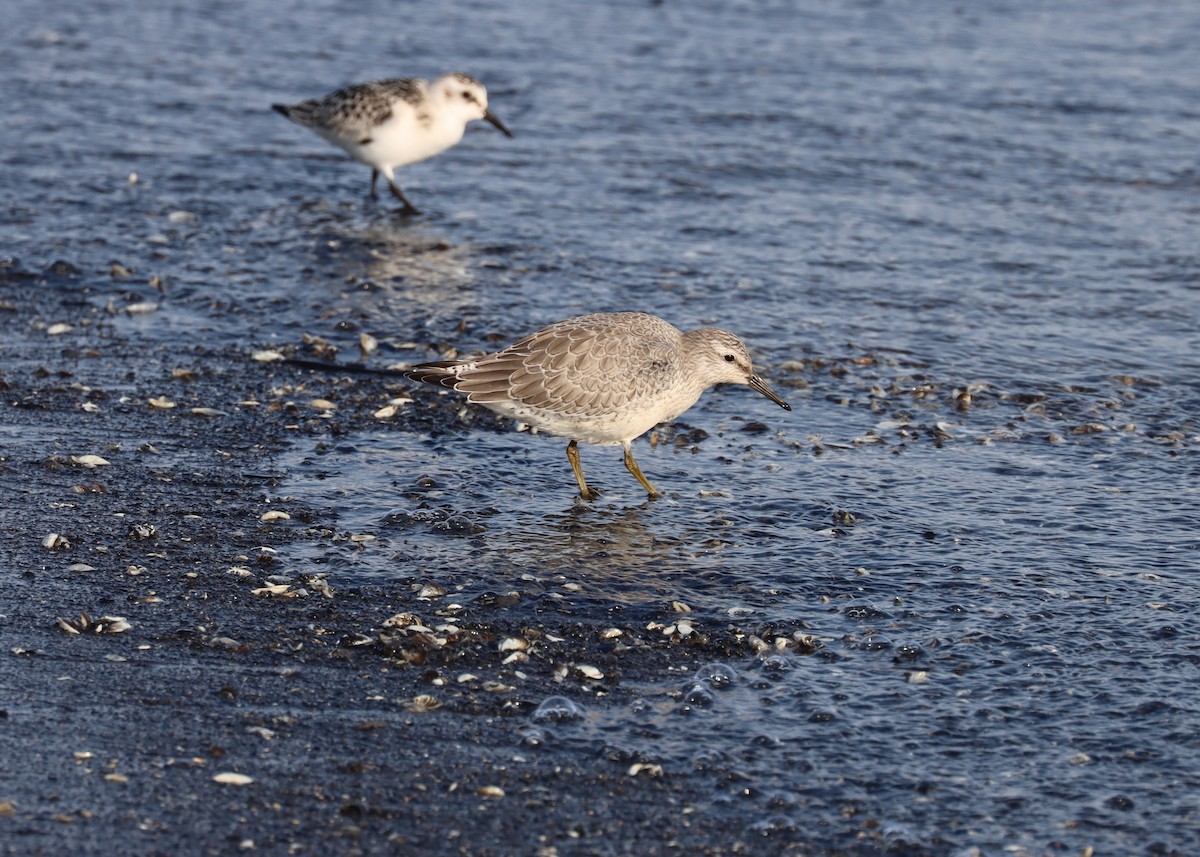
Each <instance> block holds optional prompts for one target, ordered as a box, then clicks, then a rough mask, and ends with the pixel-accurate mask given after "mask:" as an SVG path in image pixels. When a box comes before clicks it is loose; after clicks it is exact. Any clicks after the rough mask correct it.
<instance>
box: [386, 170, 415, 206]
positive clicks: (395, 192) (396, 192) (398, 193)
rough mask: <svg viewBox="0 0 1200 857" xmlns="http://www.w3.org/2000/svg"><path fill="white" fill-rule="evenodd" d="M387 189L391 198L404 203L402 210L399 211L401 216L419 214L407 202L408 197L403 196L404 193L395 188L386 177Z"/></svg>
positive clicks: (394, 184) (391, 181)
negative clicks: (390, 191) (388, 188)
mask: <svg viewBox="0 0 1200 857" xmlns="http://www.w3.org/2000/svg"><path fill="white" fill-rule="evenodd" d="M388 187H390V188H391V189H392V196H394V197H396V199H398V200H400V201H401V202H402V203H404V208H402V209H401V210H400V213H401V214H420V213H421V212H419V211H418V210H417V207H416V206H415V205H413V204H412V203H411V202H409V201H408V197H407V196H405V195H404V191H402V190H400V188H399V187H397V185H396V183H395V182H394V181H393V180H392V178H391V177H390V176H389V177H388Z"/></svg>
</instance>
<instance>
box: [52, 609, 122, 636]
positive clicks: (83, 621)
mask: <svg viewBox="0 0 1200 857" xmlns="http://www.w3.org/2000/svg"><path fill="white" fill-rule="evenodd" d="M57 624H58V627H59V628H61V629H62V630H64V631H66V632H67V633H68V634H83V633H92V634H120V633H122V632H123V631H128V630H129V629H130V628H132V627H133V626H132V625H130V624H129V622H128V621H127V620H126V619H125V617H124V616H101V617H100V618H99V619H93V618H92V617H91V615H90V614H88V613H86V612H84V613H80V614H79V618H78V619H63V618H61V617H59V619H58V620H57Z"/></svg>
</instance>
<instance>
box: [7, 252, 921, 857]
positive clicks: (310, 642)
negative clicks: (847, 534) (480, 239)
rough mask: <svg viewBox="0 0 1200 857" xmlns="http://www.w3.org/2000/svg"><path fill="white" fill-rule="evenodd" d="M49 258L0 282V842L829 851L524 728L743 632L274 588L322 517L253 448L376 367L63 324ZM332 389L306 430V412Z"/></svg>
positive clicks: (348, 416) (293, 579)
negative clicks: (282, 487) (1, 364)
mask: <svg viewBox="0 0 1200 857" xmlns="http://www.w3.org/2000/svg"><path fill="white" fill-rule="evenodd" d="M58 269H61V270H67V271H69V270H71V269H70V268H69V267H67V266H59V268H58ZM58 269H55V268H53V267H52V268H51V270H50V271H49V272H47V271H29V270H25V269H23V268H21V267H20V266H19V263H18V264H17V265H16V266H13V267H9V268H8V269H7V270H6V271H5V272H4V273H3V275H2V276H0V300H2V301H3V311H2V312H0V335H2V336H3V341H4V343H5V344H4V357H5V369H4V372H3V374H2V375H0V384H2V385H3V395H4V407H3V408H0V432H2V433H3V436H4V439H5V442H4V447H3V450H4V452H3V457H2V458H0V482H2V483H3V486H4V488H5V490H4V492H3V496H4V500H3V504H2V506H0V522H2V529H3V541H4V545H5V549H4V559H5V563H6V565H7V566H8V567H9V569H11V570H13V571H16V570H18V569H19V570H20V571H19V573H13V574H7V575H3V576H0V587H3V591H0V603H2V604H3V605H4V607H3V610H2V616H0V651H2V652H3V654H2V655H0V657H2V658H3V660H4V667H3V669H2V670H0V695H2V696H0V699H2V700H3V701H2V702H0V709H2V711H0V759H3V760H4V762H3V768H4V776H3V787H2V789H0V826H2V827H3V830H4V836H3V838H2V840H0V841H2V843H3V844H0V853H5V854H13V855H17V854H20V855H34V854H60V853H62V851H63V849H64V847H68V846H67V843H70V845H69V848H70V849H71V850H73V851H75V852H77V853H99V852H101V851H103V852H105V853H116V854H121V853H130V854H133V853H136V854H228V853H233V852H236V851H239V850H245V851H246V852H247V853H277V854H284V853H308V854H381V853H418V852H425V853H442V854H448V853H456V854H457V853H461V854H475V855H485V854H496V855H501V854H516V853H525V854H533V853H537V854H547V855H548V854H628V853H670V852H672V851H680V852H686V853H693V854H729V853H747V854H763V853H774V852H776V851H778V852H780V853H788V852H790V851H794V853H805V854H813V853H826V852H824V851H821V850H815V851H814V850H813V849H811V848H807V847H804V846H802V845H801V844H800V841H802V840H803V839H804V837H803V836H800V835H797V832H796V831H794V830H783V831H771V830H765V831H764V832H763V836H762V838H761V839H754V838H752V837H750V836H748V835H747V827H746V818H745V817H744V816H743V815H742V809H741V808H740V807H738V806H737V805H729V806H727V807H726V809H725V812H727V813H728V817H727V818H723V817H722V815H721V813H719V812H714V810H713V809H712V807H711V806H708V807H706V808H705V810H704V812H702V813H694V812H693V811H692V809H693V803H694V801H695V800H696V798H697V797H698V795H697V794H695V793H693V787H692V784H691V783H690V782H689V778H688V777H686V776H665V777H664V776H656V773H657V771H656V769H654V767H653V766H652V765H650V766H645V765H644V766H643V767H640V768H639V767H637V766H638V763H639V761H640V760H639V759H637V758H632V757H630V758H624V757H622V755H621V753H620V751H617V750H613V749H611V748H609V749H608V750H607V751H606V748H605V747H603V746H597V747H596V748H595V751H596V752H595V755H594V756H592V757H584V758H580V757H579V755H578V754H577V753H576V752H574V751H572V752H569V753H561V754H560V753H556V752H555V750H554V743H555V740H556V737H555V736H556V731H557V730H560V729H569V728H570V724H558V723H554V722H549V723H543V724H537V723H535V722H534V719H533V718H531V715H532V714H533V712H534V711H535V709H536V707H537V705H538V704H539V703H540V702H541V701H543V700H544V699H546V698H547V697H549V696H552V695H555V694H561V693H567V694H569V695H570V696H571V697H573V698H574V699H576V700H586V699H589V698H594V699H596V700H597V704H601V703H602V702H603V703H610V702H614V701H628V699H629V696H630V693H629V691H627V690H626V689H625V687H626V685H627V684H628V683H629V682H634V683H636V682H637V681H638V680H639V679H641V678H646V679H653V680H655V681H658V680H660V679H661V677H662V675H664V674H665V673H668V672H669V671H672V670H678V671H679V672H680V673H681V675H684V674H689V673H691V672H693V671H694V670H695V669H696V668H697V667H698V666H700V665H701V664H703V663H705V662H707V661H712V660H717V659H721V658H725V657H729V656H736V657H742V656H744V655H746V654H747V653H748V648H747V643H746V641H745V638H744V636H742V635H741V634H738V633H734V632H733V631H732V630H731V629H730V628H729V627H714V628H705V627H703V625H702V624H700V623H698V624H700V627H697V628H696V629H695V631H694V632H693V633H691V634H689V635H687V636H686V637H683V636H680V635H678V634H676V635H674V636H667V635H664V634H662V633H661V631H660V630H659V629H661V627H662V625H663V624H665V623H670V622H674V621H677V620H678V619H679V618H680V617H679V616H678V615H677V614H676V615H672V609H671V607H670V605H667V604H656V605H645V606H640V607H639V606H631V607H629V608H628V609H626V610H625V611H624V612H623V615H612V616H610V618H611V619H612V621H611V622H602V621H598V620H597V618H595V617H594V616H593V617H590V618H585V617H581V616H579V615H575V614H576V609H575V607H574V605H573V604H572V601H571V598H570V597H569V596H570V593H569V592H568V593H567V597H566V598H563V597H561V596H560V597H558V598H551V597H549V595H548V594H547V593H545V592H539V591H537V590H536V589H535V586H536V585H535V584H532V583H531V590H530V591H528V592H520V591H505V592H498V593H490V594H484V595H482V596H472V599H471V600H470V601H467V602H464V603H458V602H456V601H455V599H454V593H453V592H449V593H446V594H444V595H442V594H439V592H438V583H437V581H436V580H429V581H426V582H425V583H423V584H421V585H417V584H413V585H408V584H403V583H397V584H395V585H387V584H358V583H351V582H348V581H346V580H342V579H338V580H332V581H326V580H323V579H322V578H320V577H314V576H306V577H300V576H297V575H296V574H295V573H294V572H293V571H291V570H289V564H288V563H287V562H286V561H284V560H281V559H279V557H280V556H283V555H286V552H287V549H288V548H289V546H295V545H296V544H298V543H301V542H305V541H306V540H308V541H312V540H314V539H317V538H329V537H330V530H333V531H335V534H336V530H337V522H336V521H330V520H323V519H322V518H321V517H320V516H319V515H318V514H316V513H314V512H313V511H312V510H307V509H305V508H303V507H302V506H300V505H298V504H294V503H293V504H288V505H287V507H286V511H287V514H288V516H289V517H288V518H287V519H282V518H276V519H275V520H269V521H264V520H263V516H264V515H267V516H268V517H271V516H270V515H269V513H270V512H272V511H276V512H278V511H282V510H281V509H280V508H279V506H280V503H279V502H278V500H277V499H276V500H274V501H271V500H269V499H268V495H269V494H270V488H271V486H273V485H275V484H277V482H278V481H279V480H280V479H281V477H282V476H283V474H281V473H279V472H278V471H276V470H275V464H274V456H275V454H276V453H277V452H278V451H279V450H281V449H282V448H284V447H285V446H286V445H287V444H288V443H289V442H290V441H292V440H294V439H296V438H297V437H299V436H304V437H308V438H317V439H326V440H327V441H328V442H330V443H336V442H337V439H338V436H339V435H341V434H343V433H345V432H348V431H353V430H355V429H356V428H357V427H361V426H363V425H367V424H369V423H370V422H371V421H372V413H373V412H374V411H375V410H376V409H377V407H378V403H379V401H380V400H381V399H386V398H387V396H388V395H389V394H390V393H391V392H392V391H390V390H389V389H388V386H389V385H391V384H393V383H394V382H392V381H391V380H390V379H386V378H379V377H371V376H360V377H355V378H353V379H352V380H351V379H350V378H349V376H336V375H334V376H330V375H329V374H328V373H313V372H311V371H309V370H305V369H301V368H297V367H294V366H291V365H287V364H281V363H263V362H256V361H254V360H253V359H251V357H250V356H249V354H248V353H246V354H241V353H237V354H231V353H227V352H213V351H209V350H207V349H206V348H205V347H204V345H203V344H202V343H201V344H188V345H187V346H186V347H184V348H181V349H178V350H168V349H166V348H165V347H159V348H155V349H149V350H147V349H144V348H141V347H139V346H138V345H137V344H136V343H132V342H130V341H127V340H125V339H123V338H122V337H121V336H118V335H114V334H113V332H112V330H111V329H109V328H108V326H107V325H106V321H105V317H104V313H103V312H101V311H96V310H87V311H85V312H84V313H83V314H82V316H81V315H80V306H81V305H82V304H83V303H84V301H83V300H82V299H83V298H84V297H85V296H86V295H87V294H88V293H89V290H90V289H91V286H92V284H93V280H94V278H95V276H96V275H94V274H86V273H82V272H75V273H70V274H67V275H58V274H56V273H54V271H55V270H58ZM65 317H70V318H72V319H75V322H74V324H73V328H74V329H73V330H71V331H66V332H62V333H55V334H53V335H51V334H49V333H47V329H48V327H49V324H53V323H54V322H52V321H50V320H51V319H55V318H65ZM80 318H83V319H88V318H90V319H91V321H92V323H90V324H86V325H85V324H81V323H80V321H79V319H80ZM48 322H49V323H48ZM331 388H337V389H338V392H339V396H338V399H339V407H338V409H337V411H336V414H335V415H334V416H333V417H332V418H324V417H322V416H320V415H319V412H318V411H317V410H316V409H314V408H313V407H312V406H311V405H310V404H309V402H310V401H311V400H313V399H314V398H318V397H319V396H320V395H321V393H322V391H326V392H327V391H328V390H329V389H331ZM151 399H155V400H156V401H158V403H159V406H158V407H155V406H152V405H150V404H149V401H150V400H151ZM164 399H168V400H169V401H171V402H173V403H174V404H175V407H173V408H167V407H164V406H165V404H166V402H165V401H163V400H164ZM431 401H432V400H431ZM239 402H241V403H243V404H241V405H239V404H237V403H239ZM249 402H257V403H258V404H257V405H251V404H246V403H249ZM85 404H90V405H94V406H95V407H94V408H93V409H92V411H91V412H89V411H88V410H84V408H83V407H82V406H83V405H85ZM432 404H435V405H436V402H432ZM445 407H447V408H452V405H449V404H447V405H446V406H445ZM193 408H215V409H217V410H220V411H222V412H223V413H221V414H219V415H209V416H205V415H202V414H197V413H193V412H192V409H193ZM398 419H404V417H399V418H398ZM414 419H415V417H414ZM401 429H402V426H399V425H398V426H397V430H401ZM87 456H99V457H100V458H102V459H103V460H105V461H107V462H108V463H107V464H96V463H95V462H94V459H91V458H88V457H87ZM89 463H91V464H93V466H90V467H89V466H87V465H88V464H89ZM51 534H57V535H58V536H59V538H58V539H57V540H51V544H50V546H47V544H46V542H47V539H48V537H49V536H51ZM341 536H342V537H344V538H346V539H348V540H349V539H351V538H352V537H353V534H350V533H343V534H341ZM335 537H336V535H335ZM364 549H366V548H365V547H364ZM610 613H611V611H610ZM83 614H87V616H88V617H90V618H91V620H92V622H91V624H88V622H87V620H86V619H81V616H82V615H83ZM398 614H399V618H397V619H393V617H397V615H398ZM404 614H413V615H411V616H405V615H404ZM104 617H108V618H107V625H106V624H105V623H104V622H101V621H100V620H102V619H103V618H104ZM116 618H123V619H124V620H125V623H126V624H127V625H128V628H127V629H126V630H118V631H117V632H116V633H111V632H108V631H109V630H110V629H112V628H113V625H112V621H113V620H114V619H116ZM60 620H63V621H61V622H60ZM389 620H391V621H390V622H389ZM655 622H657V623H659V629H656V630H654V631H645V632H641V633H639V632H638V630H637V629H639V628H643V627H645V626H647V625H649V624H651V623H655ZM417 623H420V624H417ZM64 624H66V625H67V626H69V627H70V628H74V629H76V630H77V631H79V633H72V632H71V631H70V630H68V628H66V627H64ZM617 624H619V625H620V627H621V628H622V629H624V631H623V633H622V635H621V636H619V637H614V636H611V635H608V634H605V631H606V630H607V629H609V628H611V627H613V626H614V625H617ZM116 627H117V628H118V629H119V628H120V626H119V625H118V626H116ZM422 627H423V628H426V629H428V630H427V631H420V630H416V629H417V628H422ZM97 628H99V631H97ZM631 629H633V630H631ZM759 630H761V629H759ZM774 630H777V631H779V633H780V634H783V632H784V631H785V630H787V629H774ZM506 639H508V640H510V641H513V642H510V643H507V644H505V645H503V646H502V645H501V642H502V641H503V640H506ZM514 655H515V657H514ZM506 661H508V662H507V663H506ZM589 676H599V678H595V677H589ZM227 774H237V775H242V776H244V777H247V778H249V781H248V782H238V781H237V779H238V778H237V777H234V778H232V779H233V780H234V782H222V781H219V779H218V778H220V779H230V778H228V777H221V775H227ZM780 835H782V836H783V838H784V840H786V841H779V836H780ZM863 835H864V837H865V841H866V842H870V841H871V840H872V838H873V836H874V834H873V832H872V823H871V822H870V820H864V823H863ZM772 836H775V838H774V839H773V838H772ZM864 847H867V846H864ZM869 850H871V849H869V848H868V851H869ZM837 853H850V852H845V851H839V852H837ZM889 853H896V852H894V851H893V852H889ZM910 853H926V852H924V851H913V852H910Z"/></svg>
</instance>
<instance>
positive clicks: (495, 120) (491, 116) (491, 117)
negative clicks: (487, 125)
mask: <svg viewBox="0 0 1200 857" xmlns="http://www.w3.org/2000/svg"><path fill="white" fill-rule="evenodd" d="M483 118H484V119H486V120H487V121H488V122H491V123H492V124H493V125H495V126H496V127H497V128H499V129H500V130H501V131H503V132H504V135H505V136H506V137H511V136H512V135H513V133H512V131H509V130H508V129H507V128H506V127H504V123H503V122H501V121H500V117H499V116H497V115H496V114H495V113H493V112H492V111H491V110H490V109H488V110H485V111H484V112H483Z"/></svg>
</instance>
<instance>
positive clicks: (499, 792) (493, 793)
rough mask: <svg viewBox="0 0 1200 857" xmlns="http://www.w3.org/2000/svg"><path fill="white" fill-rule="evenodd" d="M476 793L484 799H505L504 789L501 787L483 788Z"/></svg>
mask: <svg viewBox="0 0 1200 857" xmlns="http://www.w3.org/2000/svg"><path fill="white" fill-rule="evenodd" d="M475 793H476V794H479V795H482V796H483V797H504V789H502V788H500V786H481V787H480V788H478V789H476V790H475Z"/></svg>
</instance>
